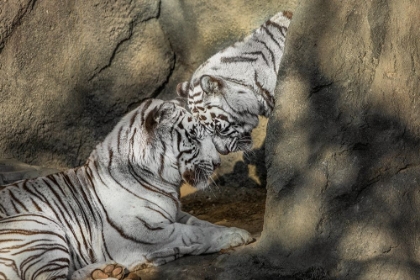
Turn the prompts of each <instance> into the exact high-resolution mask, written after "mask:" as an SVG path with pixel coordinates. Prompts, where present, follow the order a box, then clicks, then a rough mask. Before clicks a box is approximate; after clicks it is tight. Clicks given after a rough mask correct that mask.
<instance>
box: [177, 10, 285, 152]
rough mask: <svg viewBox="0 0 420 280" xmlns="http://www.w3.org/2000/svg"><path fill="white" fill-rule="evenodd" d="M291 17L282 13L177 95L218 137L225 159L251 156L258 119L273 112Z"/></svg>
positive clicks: (212, 60) (202, 69)
mask: <svg viewBox="0 0 420 280" xmlns="http://www.w3.org/2000/svg"><path fill="white" fill-rule="evenodd" d="M291 18H292V13H291V12H287V11H285V12H280V13H278V14H276V15H275V16H273V17H272V18H271V19H269V20H268V21H267V22H266V23H264V24H263V25H262V26H261V27H260V28H258V29H257V30H255V31H254V32H253V33H252V34H251V35H250V36H248V37H246V38H245V39H244V41H242V42H238V43H235V44H234V45H233V46H231V47H228V48H227V49H225V50H223V51H221V52H218V53H217V54H215V55H214V56H212V57H211V58H209V59H208V60H207V61H206V62H204V63H203V64H202V65H201V66H200V67H199V68H198V69H197V70H196V71H195V72H194V74H193V76H192V77H191V79H190V81H188V82H184V83H181V84H179V85H178V87H177V92H178V94H179V95H180V96H182V97H187V98H188V106H189V108H190V110H191V112H192V113H193V115H194V117H196V118H197V119H198V120H199V121H200V122H201V123H202V124H204V125H205V126H206V127H207V129H208V130H210V131H211V132H212V133H213V134H214V143H215V145H216V148H217V150H218V151H219V152H220V153H222V154H226V153H229V152H234V151H238V150H247V149H249V148H250V147H251V145H252V140H251V136H250V132H251V131H252V129H254V128H255V127H256V126H257V125H258V116H259V115H262V116H265V117H268V116H269V115H270V113H271V111H272V110H273V108H274V102H275V100H274V89H275V87H276V83H277V74H278V71H279V67H280V62H281V59H282V57H283V52H284V47H285V41H286V33H287V30H288V27H289V23H290V20H291Z"/></svg>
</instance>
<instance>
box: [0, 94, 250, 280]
mask: <svg viewBox="0 0 420 280" xmlns="http://www.w3.org/2000/svg"><path fill="white" fill-rule="evenodd" d="M219 164H220V157H219V155H218V153H217V151H216V148H215V146H214V144H213V142H212V138H211V136H210V135H209V133H208V131H207V130H206V129H205V128H204V127H203V126H202V125H201V124H200V123H199V122H198V121H196V120H195V118H193V116H192V115H191V114H190V113H188V112H187V111H186V110H185V109H184V108H181V107H180V106H178V105H176V104H175V103H173V102H170V101H161V100H157V99H147V100H145V101H143V102H142V103H141V105H140V106H139V107H138V108H137V109H135V110H134V111H132V112H130V113H128V114H127V115H126V116H125V117H124V118H123V119H122V120H121V121H120V122H119V123H118V124H117V125H116V126H115V128H114V129H113V131H112V132H111V133H110V134H109V135H108V136H107V137H106V138H105V140H104V141H103V142H102V143H100V144H99V145H98V146H97V147H96V148H95V150H94V151H93V152H92V153H91V155H90V157H89V158H88V160H87V162H86V163H85V165H83V166H81V167H78V168H74V169H70V170H67V171H64V172H61V173H57V174H52V175H49V176H46V177H39V178H36V179H31V180H23V181H19V182H16V183H14V184H10V185H7V186H3V187H0V279H25V280H27V279H73V280H80V279H90V280H92V279H107V278H109V279H136V276H135V275H134V274H133V273H130V274H129V271H130V270H132V269H133V268H136V267H144V266H148V265H161V264H165V263H167V262H169V261H172V260H175V259H177V258H179V257H181V256H184V255H199V254H204V253H213V252H218V251H220V250H222V249H226V248H230V247H234V246H239V245H243V244H247V243H249V242H251V241H252V240H253V239H252V237H251V235H250V234H249V233H248V232H247V231H245V230H242V229H238V228H228V227H223V226H217V225H214V224H211V223H209V222H206V221H202V220H199V219H197V218H195V217H193V216H191V215H189V214H187V213H184V212H182V211H181V204H180V200H179V189H180V186H181V184H182V183H183V182H184V181H187V182H189V183H190V184H192V185H195V186H197V187H199V188H204V187H206V186H207V184H208V183H207V181H208V179H209V176H211V174H212V173H213V171H214V169H215V168H217V166H218V165H219Z"/></svg>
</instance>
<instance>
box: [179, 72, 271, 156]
mask: <svg viewBox="0 0 420 280" xmlns="http://www.w3.org/2000/svg"><path fill="white" fill-rule="evenodd" d="M177 93H178V95H179V96H181V97H183V98H188V107H189V108H190V110H191V112H192V114H193V115H194V117H195V118H197V119H198V120H199V121H200V122H201V123H202V124H203V125H204V126H205V127H206V129H207V130H209V131H210V133H212V134H213V141H214V144H215V146H216V148H217V150H218V152H219V153H221V154H227V153H230V152H235V151H240V150H244V151H246V150H249V149H251V147H252V138H251V131H252V129H254V128H255V127H256V126H257V125H258V115H265V116H268V115H269V114H270V113H271V109H267V108H269V107H268V106H267V105H266V104H264V102H265V100H264V99H263V98H260V95H258V94H255V89H253V88H252V87H251V86H247V85H245V84H244V83H241V82H240V81H231V80H227V79H223V78H221V77H217V76H210V75H203V76H201V77H199V79H194V78H193V79H192V81H191V83H190V82H184V83H181V84H178V86H177Z"/></svg>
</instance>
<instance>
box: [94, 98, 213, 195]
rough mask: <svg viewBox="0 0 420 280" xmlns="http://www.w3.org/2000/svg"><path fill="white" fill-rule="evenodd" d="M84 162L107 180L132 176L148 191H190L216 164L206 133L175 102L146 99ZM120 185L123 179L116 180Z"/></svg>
mask: <svg viewBox="0 0 420 280" xmlns="http://www.w3.org/2000/svg"><path fill="white" fill-rule="evenodd" d="M88 161H94V162H96V163H97V164H99V165H102V168H101V169H102V170H108V172H109V173H111V174H112V177H114V178H116V176H121V177H123V178H128V177H130V176H131V177H133V178H134V179H135V181H146V182H148V183H149V184H152V185H154V186H161V187H163V186H167V187H172V186H173V187H176V188H177V187H180V186H181V184H182V182H183V181H185V182H188V183H189V184H191V185H192V186H195V187H196V188H199V189H203V188H205V187H207V186H208V180H209V179H210V176H211V175H212V174H213V172H214V170H215V169H216V168H217V167H218V166H219V165H220V156H219V154H218V153H217V150H216V148H215V146H214V144H213V142H212V137H211V135H210V134H209V132H208V131H207V130H206V129H205V128H204V126H203V125H202V124H200V123H199V122H198V121H197V120H196V119H195V118H194V117H193V116H192V115H191V114H190V113H189V112H188V111H187V110H186V109H184V108H183V107H181V106H179V105H178V104H176V102H175V101H163V100H159V99H146V100H145V101H143V102H142V103H141V104H140V106H139V107H138V108H137V109H135V110H133V111H131V112H130V113H128V114H127V115H126V116H125V117H124V118H123V119H122V120H121V121H120V122H119V123H118V124H117V125H116V126H115V127H114V130H113V131H112V132H111V133H110V134H108V136H107V137H106V138H105V140H104V141H103V142H102V143H100V144H99V145H98V146H97V147H96V149H95V150H94V151H93V152H92V154H91V157H90V158H89V160H88ZM121 180H124V179H121Z"/></svg>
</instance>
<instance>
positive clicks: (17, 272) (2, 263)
mask: <svg viewBox="0 0 420 280" xmlns="http://www.w3.org/2000/svg"><path fill="white" fill-rule="evenodd" d="M69 264H70V253H69V248H68V245H67V242H66V238H65V234H64V231H63V230H62V228H61V227H60V226H59V225H58V224H57V223H55V222H54V221H53V220H51V219H50V218H48V217H46V216H42V215H40V214H37V213H32V214H21V215H16V216H11V217H5V218H2V219H1V220H0V271H1V273H0V279H25V280H26V279H46V280H48V279H67V278H68V272H69Z"/></svg>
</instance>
